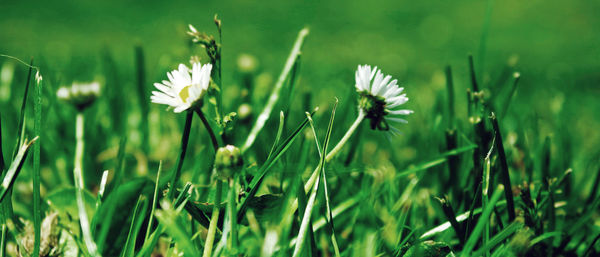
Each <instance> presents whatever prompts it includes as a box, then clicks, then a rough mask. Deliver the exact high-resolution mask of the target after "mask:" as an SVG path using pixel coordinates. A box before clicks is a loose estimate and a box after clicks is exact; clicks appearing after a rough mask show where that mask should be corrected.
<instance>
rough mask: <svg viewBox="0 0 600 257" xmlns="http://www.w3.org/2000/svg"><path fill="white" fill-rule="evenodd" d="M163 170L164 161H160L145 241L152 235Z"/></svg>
mask: <svg viewBox="0 0 600 257" xmlns="http://www.w3.org/2000/svg"><path fill="white" fill-rule="evenodd" d="M161 171H162V161H160V162H159V163H158V171H157V172H156V183H155V184H154V194H153V195H152V202H151V203H150V206H151V208H150V216H149V217H148V228H147V229H146V236H145V237H144V242H146V241H148V237H150V231H152V225H153V224H152V222H153V220H154V212H155V211H156V204H157V200H158V188H159V183H158V182H159V181H160V173H161Z"/></svg>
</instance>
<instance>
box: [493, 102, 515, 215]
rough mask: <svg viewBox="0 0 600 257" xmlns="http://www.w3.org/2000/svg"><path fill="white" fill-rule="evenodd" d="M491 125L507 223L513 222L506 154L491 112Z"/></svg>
mask: <svg viewBox="0 0 600 257" xmlns="http://www.w3.org/2000/svg"><path fill="white" fill-rule="evenodd" d="M491 120H492V125H493V127H494V133H495V134H496V137H495V139H494V141H495V142H496V149H497V150H498V161H499V164H500V178H501V179H502V184H504V197H506V207H507V209H508V221H509V222H512V221H513V220H515V217H516V212H515V204H514V200H513V193H512V186H511V184H510V175H509V172H508V162H507V160H506V154H505V152H504V144H503V143H502V135H501V134H500V127H499V126H498V119H496V115H495V114H494V113H493V112H492V117H491Z"/></svg>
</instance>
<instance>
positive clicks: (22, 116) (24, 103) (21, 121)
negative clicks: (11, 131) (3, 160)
mask: <svg viewBox="0 0 600 257" xmlns="http://www.w3.org/2000/svg"><path fill="white" fill-rule="evenodd" d="M32 70H33V58H31V61H30V62H29V71H28V72H27V82H26V83H25V93H23V101H22V102H21V111H20V114H19V126H18V127H17V128H18V129H19V134H18V135H17V142H16V143H15V148H14V150H13V155H12V159H13V160H14V159H15V157H16V156H17V152H18V149H19V147H20V146H21V145H22V144H23V140H24V137H25V108H26V107H27V98H28V97H29V84H30V82H31V71H32Z"/></svg>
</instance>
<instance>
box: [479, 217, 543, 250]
mask: <svg viewBox="0 0 600 257" xmlns="http://www.w3.org/2000/svg"><path fill="white" fill-rule="evenodd" d="M521 228H523V223H519V222H513V223H511V224H510V225H508V226H507V227H506V228H504V229H503V230H502V231H500V232H498V234H496V235H495V236H494V237H492V238H491V239H490V240H489V241H488V242H487V244H483V246H482V247H481V248H479V249H478V250H477V251H476V252H475V253H473V255H472V256H482V255H483V253H486V252H487V253H489V251H490V250H492V248H494V247H495V246H496V245H498V244H500V243H502V242H503V241H504V240H506V239H507V238H508V237H510V236H511V235H512V234H514V233H515V232H517V231H518V230H520V229H521ZM532 245H533V244H532Z"/></svg>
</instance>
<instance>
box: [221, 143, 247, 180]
mask: <svg viewBox="0 0 600 257" xmlns="http://www.w3.org/2000/svg"><path fill="white" fill-rule="evenodd" d="M243 166H244V160H243V159H242V152H241V151H240V149H239V148H237V147H235V146H233V145H226V146H224V147H220V148H219V149H218V150H217V153H216V156H215V170H216V171H217V176H218V177H219V178H221V179H229V178H231V177H232V176H234V175H235V174H236V173H237V172H239V171H240V170H241V168H242V167H243Z"/></svg>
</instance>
